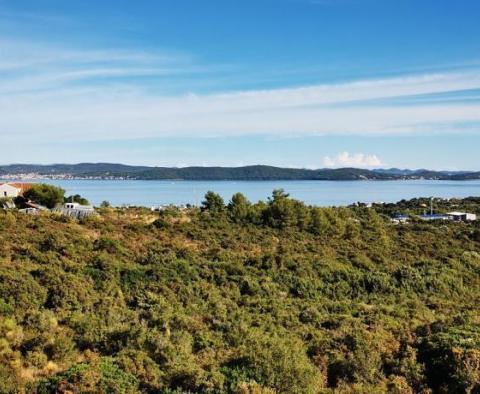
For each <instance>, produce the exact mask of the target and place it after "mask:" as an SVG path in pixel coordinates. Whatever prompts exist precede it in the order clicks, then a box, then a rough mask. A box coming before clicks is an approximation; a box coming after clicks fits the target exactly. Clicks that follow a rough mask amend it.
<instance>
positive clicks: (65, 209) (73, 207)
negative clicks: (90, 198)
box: [55, 202, 95, 219]
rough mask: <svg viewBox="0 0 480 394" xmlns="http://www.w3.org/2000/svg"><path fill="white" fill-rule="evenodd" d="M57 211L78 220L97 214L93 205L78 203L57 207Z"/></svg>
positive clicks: (68, 203)
mask: <svg viewBox="0 0 480 394" xmlns="http://www.w3.org/2000/svg"><path fill="white" fill-rule="evenodd" d="M55 211H57V212H60V213H62V214H63V215H66V216H71V217H75V218H78V219H80V218H83V217H86V216H90V215H93V214H95V209H94V208H93V207H92V206H91V205H81V204H79V203H77V202H67V203H65V204H63V206H60V207H57V208H56V209H55Z"/></svg>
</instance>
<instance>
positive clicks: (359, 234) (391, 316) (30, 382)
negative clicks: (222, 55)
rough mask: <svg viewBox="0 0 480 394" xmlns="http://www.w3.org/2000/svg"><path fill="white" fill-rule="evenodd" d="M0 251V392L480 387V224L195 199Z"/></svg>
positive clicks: (0, 225)
mask: <svg viewBox="0 0 480 394" xmlns="http://www.w3.org/2000/svg"><path fill="white" fill-rule="evenodd" d="M468 204H469V207H470V208H471V209H472V210H476V212H478V210H479V208H480V206H479V205H478V203H477V202H476V200H470V201H469V202H468ZM390 208H392V207H390ZM393 210H394V208H392V211H393ZM0 245H1V246H0V392H1V393H17V392H20V393H21V392H24V391H26V392H32V393H57V392H58V393H67V392H69V393H137V392H143V393H163V394H167V393H168V394H172V393H177V394H179V393H245V394H247V393H251V394H254V393H265V394H266V393H268V394H272V393H306V394H308V393H333V392H336V393H353V392H355V393H383V392H391V393H413V392H416V393H419V392H423V393H428V392H434V393H467V392H471V393H474V392H479V391H480V384H479V382H480V325H479V324H480V314H479V305H480V226H479V224H478V223H468V224H467V223H454V222H448V223H446V222H442V223H435V222H430V223H426V222H415V221H414V222H412V223H409V224H406V225H393V224H391V222H390V220H389V218H388V217H387V216H383V214H382V213H380V212H377V211H376V210H375V209H371V208H370V209H369V208H365V207H352V208H313V207H307V206H305V205H304V204H303V203H301V202H298V201H294V200H291V199H290V198H288V196H287V195H285V194H284V193H282V192H281V191H276V192H274V194H273V196H272V198H271V199H270V200H269V201H268V202H265V203H257V204H250V203H249V202H248V201H247V200H246V199H245V198H244V197H243V196H242V195H240V194H238V195H235V196H233V198H232V201H231V202H230V203H229V204H224V202H223V201H222V200H221V198H220V197H219V196H218V195H216V194H214V193H209V194H208V195H207V196H206V199H205V202H204V204H203V207H202V209H201V210H200V209H191V210H186V211H179V210H175V209H170V210H165V211H162V212H159V213H152V212H150V211H147V210H142V209H111V208H104V209H101V210H100V211H99V215H97V216H95V217H90V218H88V219H85V220H83V221H76V220H73V219H68V218H65V217H62V216H58V215H55V214H50V213H47V214H40V215H23V214H20V213H15V212H14V211H0Z"/></svg>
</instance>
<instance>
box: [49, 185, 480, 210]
mask: <svg viewBox="0 0 480 394" xmlns="http://www.w3.org/2000/svg"><path fill="white" fill-rule="evenodd" d="M43 182H45V183H50V184H54V185H57V186H61V187H62V188H64V189H65V190H66V191H67V195H69V194H77V193H78V194H81V195H82V196H84V197H86V198H87V199H88V200H90V202H91V203H93V204H94V205H99V204H100V203H101V202H102V201H103V200H107V201H109V202H110V203H111V204H112V205H115V206H121V205H123V204H128V205H137V206H147V207H150V206H152V205H160V204H195V205H199V204H200V203H201V201H202V198H203V196H204V194H205V193H206V192H207V191H208V190H213V191H215V192H217V193H219V194H220V195H222V196H223V197H224V198H225V201H228V200H229V199H230V197H231V196H232V195H233V194H234V193H236V192H241V193H243V194H245V195H246V196H247V197H248V198H249V199H250V200H251V201H258V200H266V199H267V197H269V196H270V195H271V193H272V190H273V189H279V188H283V189H285V190H286V191H287V192H288V193H290V195H291V196H292V197H294V198H296V199H299V200H302V201H304V202H306V203H307V204H312V205H319V206H340V205H348V204H351V203H354V202H357V201H361V202H366V203H368V202H380V201H383V202H396V201H399V200H401V199H409V198H413V197H443V198H451V197H468V196H480V181H460V182H452V181H429V180H415V181H410V180H409V181H255V182H249V181H245V182H237V181H120V180H119V181H102V180H45V181H43Z"/></svg>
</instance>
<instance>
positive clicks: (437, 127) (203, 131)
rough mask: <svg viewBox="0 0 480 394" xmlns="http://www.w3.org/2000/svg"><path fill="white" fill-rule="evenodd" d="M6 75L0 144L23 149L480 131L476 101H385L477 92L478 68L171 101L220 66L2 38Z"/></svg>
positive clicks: (0, 57) (0, 88) (1, 66)
mask: <svg viewBox="0 0 480 394" xmlns="http://www.w3.org/2000/svg"><path fill="white" fill-rule="evenodd" d="M20 63H21V64H22V66H20ZM0 70H4V71H5V72H4V73H2V75H0V137H1V138H2V139H3V140H6V139H9V140H16V141H19V142H20V141H22V142H24V141H30V142H39V141H42V142H52V143H54V142H55V141H57V140H58V139H63V140H65V139H68V140H69V141H72V142H75V141H84V140H116V139H129V138H132V137H135V138H150V137H161V136H166V135H170V136H171V135H175V136H197V137H198V136H229V135H252V134H263V135H272V136H279V135H289V136H291V135H304V134H310V135H313V134H315V135H339V134H342V135H398V134H430V133H442V132H455V131H465V130H468V131H469V132H478V130H479V129H478V127H479V126H480V103H479V102H478V101H471V102H467V101H459V100H458V99H457V101H455V102H453V101H452V102H439V101H437V100H434V99H432V100H430V101H429V100H428V98H427V99H425V100H424V101H422V102H420V103H419V102H416V103H415V102H413V101H412V102H410V103H406V104H405V103H404V104H402V105H400V104H393V103H392V102H389V100H390V99H394V98H403V99H404V101H405V100H407V101H408V99H409V98H410V97H416V96H419V95H432V94H433V95H434V94H442V97H444V96H449V97H452V98H454V95H455V92H457V91H462V90H469V89H480V71H478V70H476V71H472V70H469V71H464V72H456V73H441V74H440V73H438V74H430V75H410V76H404V77H396V78H388V79H385V78H384V79H377V80H360V81H351V82H345V83H337V84H323V85H314V86H306V87H300V88H288V89H271V90H253V91H236V92H227V93H211V94H199V93H196V94H193V93H188V92H185V93H184V94H176V95H172V94H169V95H167V94H166V93H162V92H165V89H163V88H164V86H165V85H164V84H165V83H166V84H172V82H171V81H169V79H170V78H165V77H167V76H168V77H172V78H173V77H175V78H179V76H181V78H183V85H182V86H184V85H185V84H188V83H190V84H191V86H195V83H196V82H198V81H199V80H209V79H211V78H212V70H215V67H204V66H201V65H198V64H196V63H195V62H194V61H193V60H192V59H191V58H189V57H188V56H186V55H179V56H175V55H172V54H163V53H145V52H136V51H125V50H108V51H101V50H72V49H61V48H53V47H49V46H42V45H34V44H21V43H20V44H18V45H15V43H12V42H9V41H5V40H3V41H2V40H0ZM152 77H155V78H152ZM158 77H162V78H161V81H159V80H158ZM232 78H234V76H233V77H232ZM177 82H178V79H175V83H177ZM191 90H195V89H194V88H193V87H192V88H191Z"/></svg>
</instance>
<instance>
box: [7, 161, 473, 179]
mask: <svg viewBox="0 0 480 394" xmlns="http://www.w3.org/2000/svg"><path fill="white" fill-rule="evenodd" d="M0 179H6V180H13V179H18V180H31V181H34V180H41V179H50V180H69V179H71V180H157V181H159V180H162V181H163V180H165V181H181V180H182V181H364V180H380V181H387V180H452V181H453V180H455V181H464V180H478V179H480V171H476V172H475V171H432V170H426V169H420V170H408V169H398V168H389V169H371V170H367V169H362V168H334V169H332V168H322V169H316V170H312V169H305V168H282V167H273V166H265V165H254V166H244V167H182V168H177V167H146V166H128V165H124V164H113V163H79V164H52V165H35V164H11V165H7V166H0Z"/></svg>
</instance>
